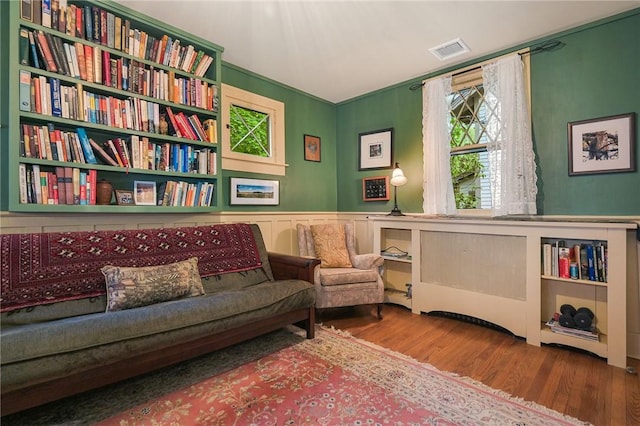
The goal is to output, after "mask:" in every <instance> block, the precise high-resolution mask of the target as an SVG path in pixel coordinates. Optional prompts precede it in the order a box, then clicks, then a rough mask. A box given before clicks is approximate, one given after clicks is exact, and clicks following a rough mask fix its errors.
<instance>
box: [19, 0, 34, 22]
mask: <svg viewBox="0 0 640 426" xmlns="http://www.w3.org/2000/svg"><path fill="white" fill-rule="evenodd" d="M20 19H22V20H23V21H29V22H33V0H20Z"/></svg>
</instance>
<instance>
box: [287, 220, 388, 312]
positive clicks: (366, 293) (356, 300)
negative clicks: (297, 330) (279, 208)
mask: <svg viewBox="0 0 640 426" xmlns="http://www.w3.org/2000/svg"><path fill="white" fill-rule="evenodd" d="M297 232H298V251H299V254H300V256H309V257H315V258H318V259H320V260H321V263H320V265H317V266H316V267H315V270H314V286H315V289H316V310H319V309H323V308H333V307H341V306H355V305H366V304H376V305H377V318H378V319H382V303H383V302H384V283H383V281H382V277H381V276H380V272H379V268H380V267H381V266H382V264H383V259H382V257H381V256H380V255H378V254H374V253H369V254H357V253H356V249H355V230H354V226H353V224H352V223H346V224H322V225H306V224H298V225H297Z"/></svg>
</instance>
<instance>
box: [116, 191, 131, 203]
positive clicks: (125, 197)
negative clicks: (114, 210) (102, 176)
mask: <svg viewBox="0 0 640 426" xmlns="http://www.w3.org/2000/svg"><path fill="white" fill-rule="evenodd" d="M116 202H117V203H118V205H119V206H135V204H136V200H135V199H134V197H133V191H123V190H121V189H116Z"/></svg>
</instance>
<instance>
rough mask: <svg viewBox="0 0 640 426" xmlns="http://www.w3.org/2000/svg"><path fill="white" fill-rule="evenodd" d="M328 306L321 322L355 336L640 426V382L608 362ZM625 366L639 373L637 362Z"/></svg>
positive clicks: (471, 328) (389, 308)
mask: <svg viewBox="0 0 640 426" xmlns="http://www.w3.org/2000/svg"><path fill="white" fill-rule="evenodd" d="M374 312H375V308H373V307H370V306H360V307H353V308H335V309H327V310H324V311H323V312H322V316H321V318H322V322H323V324H324V325H326V326H334V327H336V328H338V329H341V330H347V331H349V332H350V333H351V334H352V335H353V336H355V337H357V338H360V339H364V340H367V341H369V342H373V343H375V344H378V345H380V346H383V347H385V348H388V349H392V350H394V351H397V352H401V353H403V354H405V355H409V356H411V357H413V358H414V359H417V360H419V361H422V362H427V363H429V364H431V365H433V366H435V367H437V368H439V369H440V370H445V371H450V372H453V373H457V374H459V375H461V376H468V377H471V378H473V379H475V380H478V381H480V382H482V383H484V384H486V385H488V386H490V387H492V388H494V389H501V390H503V391H505V392H508V393H509V394H511V395H513V396H518V397H521V398H523V399H525V400H528V401H535V402H537V403H539V404H542V405H544V406H546V407H549V408H552V409H554V410H556V411H559V412H561V413H565V414H568V415H570V416H572V417H576V418H578V419H580V420H583V421H587V422H590V423H592V424H594V425H611V426H621V425H640V378H639V376H638V374H629V373H627V372H626V370H625V369H622V368H617V367H611V366H609V365H607V363H606V360H603V359H601V358H598V357H595V356H593V355H589V354H586V353H583V352H579V351H575V350H570V349H565V348H559V347H554V346H542V347H535V346H531V345H527V343H526V341H525V340H524V339H521V338H516V337H513V336H511V335H508V334H506V333H503V332H500V331H496V330H494V329H490V328H487V327H483V326H480V325H476V324H471V323H468V322H463V321H459V320H455V319H451V318H443V317H435V316H429V315H426V314H422V315H416V314H412V313H411V311H409V310H408V309H405V308H403V307H401V306H396V305H385V307H384V309H383V314H384V319H382V320H381V321H378V320H377V319H376V318H375V316H374ZM628 365H629V366H631V367H633V368H635V369H636V371H638V370H640V361H639V360H637V359H633V358H629V359H628Z"/></svg>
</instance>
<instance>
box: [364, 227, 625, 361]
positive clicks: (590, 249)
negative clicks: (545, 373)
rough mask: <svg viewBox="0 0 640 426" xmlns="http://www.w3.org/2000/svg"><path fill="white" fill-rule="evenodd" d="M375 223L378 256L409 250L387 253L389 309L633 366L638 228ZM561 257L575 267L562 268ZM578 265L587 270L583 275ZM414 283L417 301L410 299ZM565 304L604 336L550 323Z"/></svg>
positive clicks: (386, 283) (374, 234)
mask: <svg viewBox="0 0 640 426" xmlns="http://www.w3.org/2000/svg"><path fill="white" fill-rule="evenodd" d="M369 220H371V222H372V228H373V247H374V250H375V251H376V252H381V253H382V254H383V255H385V250H384V249H387V248H389V247H393V246H395V247H396V248H397V249H399V250H393V251H395V253H396V254H395V255H392V256H389V255H388V254H386V255H385V264H384V266H385V275H384V282H385V289H386V290H387V291H386V292H385V294H386V295H387V297H386V301H387V302H390V303H396V304H401V305H404V306H407V307H408V308H410V309H411V310H412V312H413V313H415V314H421V313H433V312H438V313H439V312H448V313H454V314H456V315H459V316H460V317H466V318H469V319H471V320H472V321H478V322H480V323H482V322H485V323H490V324H494V325H497V326H499V327H500V328H503V329H506V330H509V331H510V332H512V333H513V334H514V335H516V336H520V337H525V338H526V339H527V343H529V344H532V345H536V346H540V344H542V343H545V344H558V345H562V346H571V347H574V348H578V349H582V350H586V351H589V352H592V353H594V354H596V355H598V356H601V357H603V358H607V362H608V363H609V364H611V365H614V366H616V367H623V368H624V367H625V366H626V362H627V340H628V333H627V294H629V295H630V297H632V296H633V295H637V275H634V272H633V271H634V270H636V271H637V250H636V246H637V242H636V229H637V224H636V223H633V222H628V223H625V222H623V221H595V220H580V218H576V219H574V220H569V219H567V220H560V219H548V220H546V219H545V218H544V216H539V217H536V218H534V219H529V220H507V219H505V220H500V219H499V218H496V219H489V218H487V219H475V218H474V219H471V218H469V219H467V218H463V217H460V218H456V219H450V218H439V217H429V216H401V217H391V216H370V217H369ZM560 248H563V250H560ZM565 249H566V250H565ZM561 251H562V252H563V254H562V256H563V257H564V256H566V260H562V261H560V252H561ZM402 252H407V257H405V256H403V254H402ZM545 253H547V254H545ZM552 256H556V260H555V262H554V261H553V258H552ZM565 262H566V265H565ZM552 263H555V266H553V265H552ZM572 263H574V264H575V265H574V266H575V268H578V265H580V266H581V269H578V270H575V269H574V273H573V274H572V271H571V264H572ZM561 264H562V265H565V266H560V265H561ZM567 266H568V270H567V269H566V268H567ZM590 267H591V268H590ZM563 268H564V270H563ZM567 271H568V272H567ZM567 274H568V276H567ZM572 275H573V277H572ZM407 282H410V283H411V296H412V297H411V299H407V298H406V296H405V294H404V290H405V285H406V283H407ZM564 304H568V305H572V306H573V307H574V308H575V309H576V310H577V309H579V308H588V309H589V311H590V312H591V313H592V314H593V318H592V321H593V325H594V326H595V330H596V334H597V336H594V335H593V334H589V333H583V334H582V335H581V330H574V331H573V332H571V331H570V330H562V329H558V328H555V329H553V328H552V327H550V326H549V325H547V323H549V322H550V320H552V319H553V318H554V314H556V313H559V312H560V311H561V308H562V305H564Z"/></svg>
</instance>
